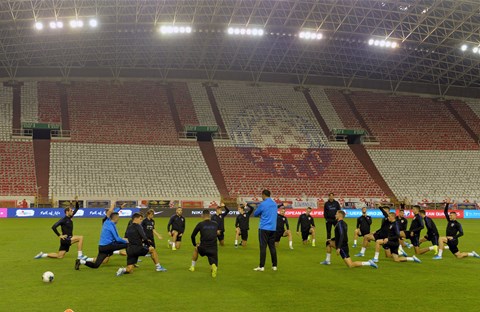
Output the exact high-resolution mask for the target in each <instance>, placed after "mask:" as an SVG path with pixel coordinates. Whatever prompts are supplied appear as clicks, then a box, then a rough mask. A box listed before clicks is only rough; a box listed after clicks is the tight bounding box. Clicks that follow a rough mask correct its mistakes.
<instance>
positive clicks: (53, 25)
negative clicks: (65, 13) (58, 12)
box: [48, 22, 57, 29]
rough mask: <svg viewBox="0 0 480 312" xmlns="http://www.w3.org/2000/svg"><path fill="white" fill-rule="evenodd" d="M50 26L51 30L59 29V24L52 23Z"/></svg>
mask: <svg viewBox="0 0 480 312" xmlns="http://www.w3.org/2000/svg"><path fill="white" fill-rule="evenodd" d="M48 25H49V26H50V28H51V29H56V28H57V23H56V22H50V24H48Z"/></svg>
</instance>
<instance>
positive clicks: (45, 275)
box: [42, 271, 55, 283]
mask: <svg viewBox="0 0 480 312" xmlns="http://www.w3.org/2000/svg"><path fill="white" fill-rule="evenodd" d="M54 277H55V275H53V273H52V272H50V271H47V272H45V273H43V274H42V281H43V282H44V283H51V282H53V278H54Z"/></svg>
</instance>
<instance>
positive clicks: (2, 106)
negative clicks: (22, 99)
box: [0, 84, 13, 140]
mask: <svg viewBox="0 0 480 312" xmlns="http://www.w3.org/2000/svg"><path fill="white" fill-rule="evenodd" d="M12 96H13V95H12V88H11V87H5V86H3V84H0V140H10V137H11V134H12Z"/></svg>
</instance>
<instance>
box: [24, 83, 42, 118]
mask: <svg viewBox="0 0 480 312" xmlns="http://www.w3.org/2000/svg"><path fill="white" fill-rule="evenodd" d="M21 100H22V102H21V103H22V105H21V111H22V122H34V123H36V122H38V94H37V82H35V81H33V82H32V81H26V82H24V83H23V86H22V93H21Z"/></svg>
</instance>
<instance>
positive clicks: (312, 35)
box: [298, 31, 323, 40]
mask: <svg viewBox="0 0 480 312" xmlns="http://www.w3.org/2000/svg"><path fill="white" fill-rule="evenodd" d="M298 37H299V38H300V39H306V40H320V39H322V38H323V35H322V34H321V33H317V32H313V31H301V32H300V33H299V34H298Z"/></svg>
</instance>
